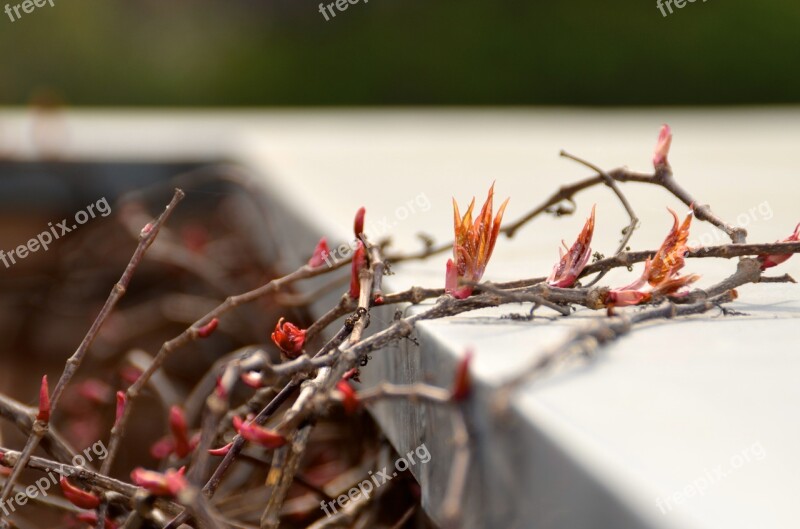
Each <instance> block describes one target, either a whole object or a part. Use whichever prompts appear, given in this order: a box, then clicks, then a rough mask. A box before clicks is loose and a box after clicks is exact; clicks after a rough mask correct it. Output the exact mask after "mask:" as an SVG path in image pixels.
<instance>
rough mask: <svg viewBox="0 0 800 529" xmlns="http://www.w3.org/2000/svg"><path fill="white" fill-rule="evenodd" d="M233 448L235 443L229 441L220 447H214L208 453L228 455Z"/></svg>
mask: <svg viewBox="0 0 800 529" xmlns="http://www.w3.org/2000/svg"><path fill="white" fill-rule="evenodd" d="M231 448H233V443H228V444H226V445H225V446H222V447H220V448H212V449H210V450H209V451H208V453H209V454H211V455H212V456H217V457H224V456H226V455H228V452H230V451H231Z"/></svg>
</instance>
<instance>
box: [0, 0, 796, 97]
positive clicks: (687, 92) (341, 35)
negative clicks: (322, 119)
mask: <svg viewBox="0 0 800 529" xmlns="http://www.w3.org/2000/svg"><path fill="white" fill-rule="evenodd" d="M21 1H22V0H10V2H9V3H11V4H12V5H13V4H15V3H19V2H21ZM54 1H55V7H50V6H49V5H48V6H46V7H42V8H39V9H37V10H36V11H35V12H34V13H31V14H28V15H24V17H23V18H22V19H20V20H18V21H16V22H11V21H10V20H9V19H8V17H7V16H5V14H2V13H0V15H2V18H0V50H1V52H0V104H13V105H18V104H25V103H27V102H29V101H30V100H31V98H32V97H34V94H37V93H40V92H41V91H42V90H47V91H50V92H51V93H52V92H55V93H56V94H57V95H58V97H59V98H60V99H63V100H64V101H66V102H67V103H68V104H71V105H170V106H205V105H214V106H243V105H410V104H415V105H417V104H423V105H427V104H437V105H439V104H450V105H462V104H463V105H472V104H479V105H505V104H536V105H538V104H542V105H549V104H568V105H619V104H622V105H652V104H750V103H788V102H798V100H800V67H798V65H800V3H798V2H797V0H766V1H759V2H752V1H751V2H745V1H742V0H707V1H706V2H705V3H704V2H703V1H702V0H697V1H696V2H694V3H691V4H687V5H686V6H685V7H684V8H682V9H679V10H676V12H675V13H674V14H673V15H671V16H668V17H666V18H665V17H663V16H662V15H661V13H660V12H659V11H658V9H657V8H656V5H655V0H646V1H645V0H636V1H633V0H627V1H612V2H600V1H597V0H570V1H566V2H564V1H557V0H549V1H540V0H532V1H524V0H480V1H469V0H466V1H465V0H461V1H455V0H369V3H366V4H365V3H364V0H361V1H360V2H359V3H358V4H355V5H352V6H350V7H349V8H348V10H347V11H345V12H343V13H340V14H339V15H338V16H337V17H336V18H335V19H333V20H331V21H329V22H326V21H325V19H324V18H323V17H322V15H321V14H320V13H319V11H318V5H319V3H318V2H313V1H307V0H228V1H222V0H216V1H204V0H193V1H190V0H136V1H132V0H129V1H125V0H54ZM3 6H4V3H3V2H0V7H3Z"/></svg>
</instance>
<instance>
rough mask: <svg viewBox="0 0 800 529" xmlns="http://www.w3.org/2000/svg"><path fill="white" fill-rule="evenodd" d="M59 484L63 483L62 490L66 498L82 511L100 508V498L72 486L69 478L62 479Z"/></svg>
mask: <svg viewBox="0 0 800 529" xmlns="http://www.w3.org/2000/svg"><path fill="white" fill-rule="evenodd" d="M59 483H61V490H62V491H63V492H64V497H65V498H67V499H68V500H69V501H70V503H72V504H73V505H74V506H76V507H80V508H81V509H96V508H97V507H99V506H100V498H99V497H97V496H95V495H94V494H92V493H91V492H86V491H85V490H83V489H79V488H78V487H76V486H74V485H72V484H71V483H70V482H69V481H68V480H67V478H65V477H62V478H61V480H60V482H59Z"/></svg>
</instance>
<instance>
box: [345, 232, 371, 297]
mask: <svg viewBox="0 0 800 529" xmlns="http://www.w3.org/2000/svg"><path fill="white" fill-rule="evenodd" d="M366 267H367V253H366V251H365V250H364V244H363V243H362V242H361V241H358V242H357V243H356V251H355V253H353V266H352V269H351V274H350V292H349V295H350V298H351V299H358V295H359V294H360V293H361V278H360V277H359V275H360V273H361V270H363V269H364V268H366Z"/></svg>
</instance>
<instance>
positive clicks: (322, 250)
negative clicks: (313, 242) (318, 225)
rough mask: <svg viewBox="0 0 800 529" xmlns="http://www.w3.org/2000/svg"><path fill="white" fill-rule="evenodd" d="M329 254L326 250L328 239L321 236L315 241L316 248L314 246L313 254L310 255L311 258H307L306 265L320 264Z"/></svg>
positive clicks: (316, 265) (314, 265) (315, 265)
mask: <svg viewBox="0 0 800 529" xmlns="http://www.w3.org/2000/svg"><path fill="white" fill-rule="evenodd" d="M330 254H331V252H330V250H328V240H327V239H326V238H325V237H323V238H321V239H320V240H319V242H318V243H317V246H316V248H314V254H313V255H312V256H311V259H309V260H308V266H312V267H314V268H316V267H318V266H322V265H323V263H325V261H326V260H327V259H328V256H330Z"/></svg>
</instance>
